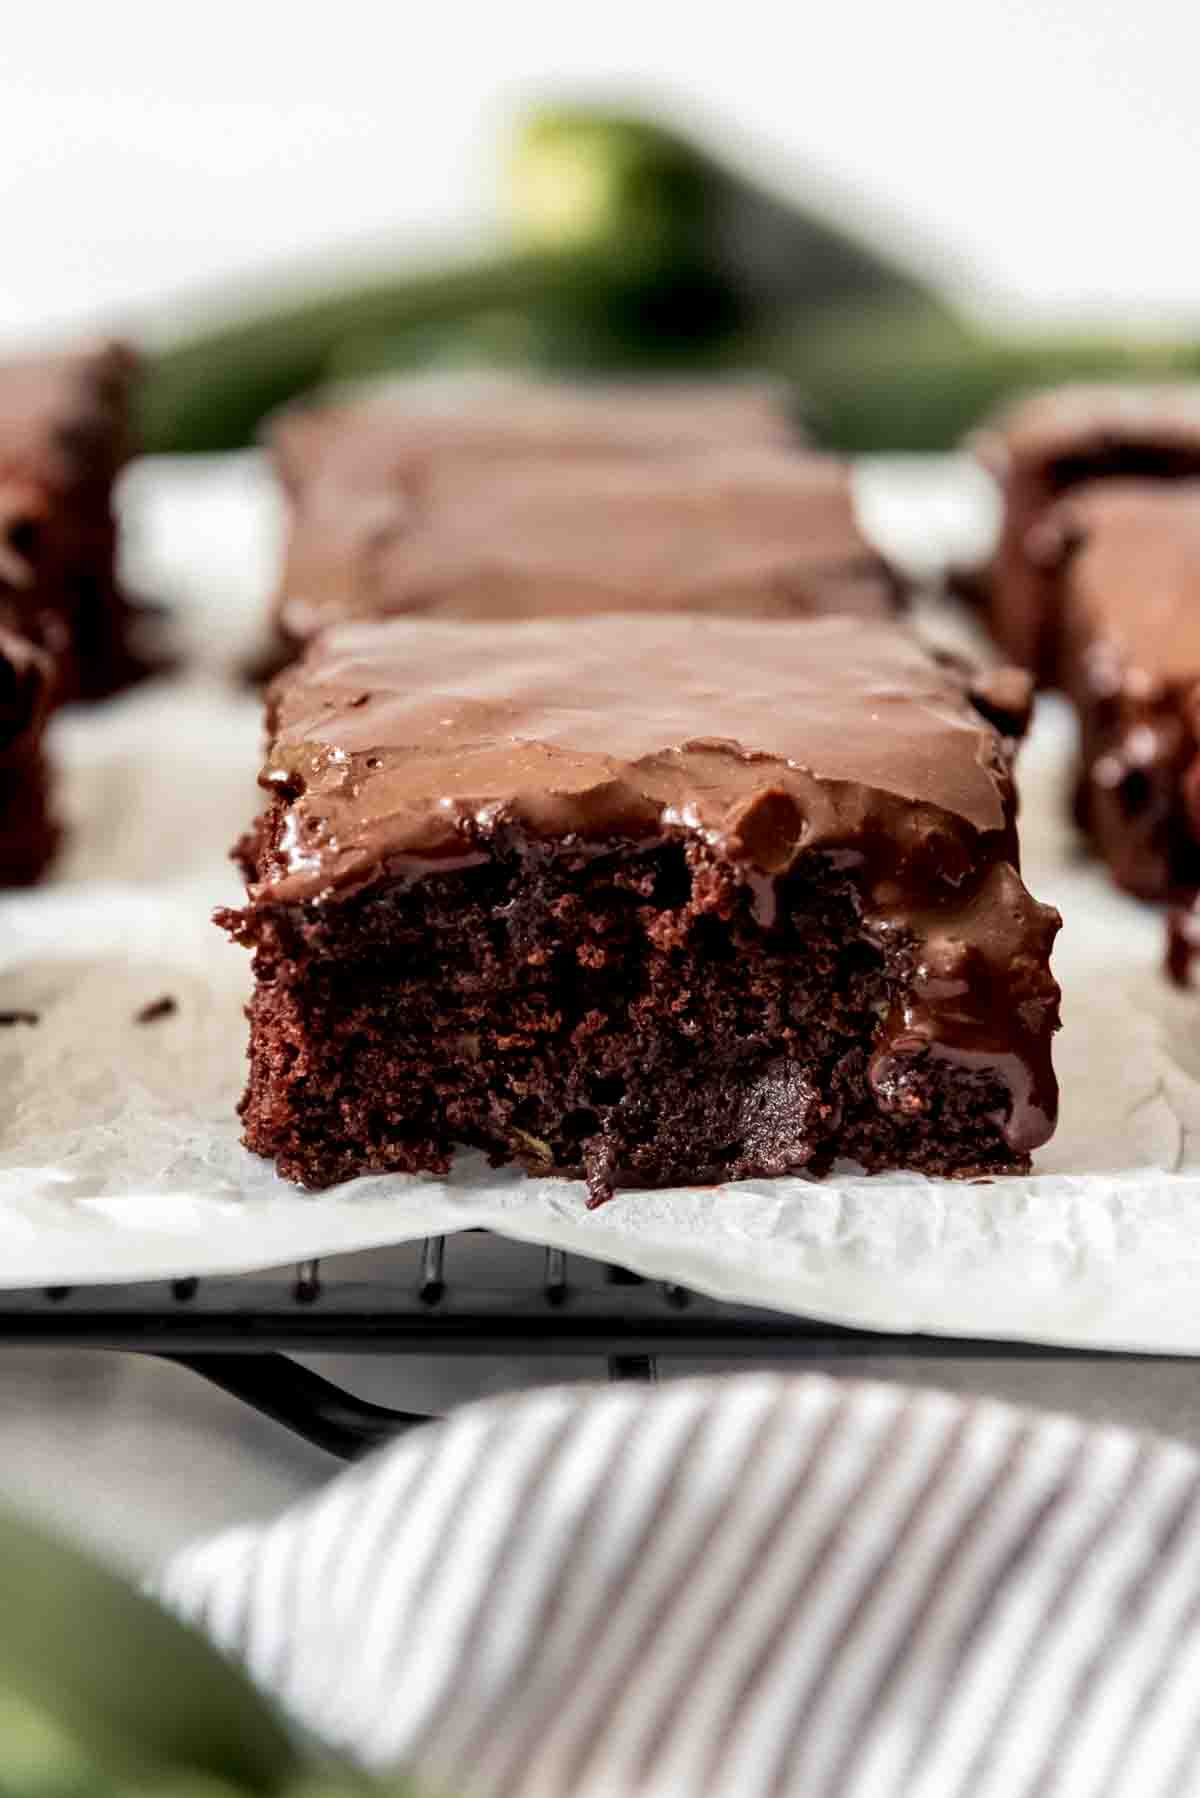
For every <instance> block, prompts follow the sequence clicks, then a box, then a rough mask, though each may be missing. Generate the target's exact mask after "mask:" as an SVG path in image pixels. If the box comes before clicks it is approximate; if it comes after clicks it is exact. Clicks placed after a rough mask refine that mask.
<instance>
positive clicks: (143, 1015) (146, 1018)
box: [133, 993, 179, 1024]
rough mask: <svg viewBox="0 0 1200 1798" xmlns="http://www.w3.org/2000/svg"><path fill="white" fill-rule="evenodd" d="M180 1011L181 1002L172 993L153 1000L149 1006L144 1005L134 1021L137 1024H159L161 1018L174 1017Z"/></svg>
mask: <svg viewBox="0 0 1200 1798" xmlns="http://www.w3.org/2000/svg"><path fill="white" fill-rule="evenodd" d="M178 1010H179V1001H178V1000H177V999H173V998H172V997H171V995H170V993H164V994H163V996H162V998H161V999H151V1001H150V1003H149V1005H143V1006H142V1009H141V1010H140V1011H139V1012H137V1013H136V1014H135V1016H134V1020H133V1021H134V1023H135V1024H157V1023H158V1021H159V1019H160V1018H170V1017H173V1016H174V1015H175V1013H176V1012H177V1011H178Z"/></svg>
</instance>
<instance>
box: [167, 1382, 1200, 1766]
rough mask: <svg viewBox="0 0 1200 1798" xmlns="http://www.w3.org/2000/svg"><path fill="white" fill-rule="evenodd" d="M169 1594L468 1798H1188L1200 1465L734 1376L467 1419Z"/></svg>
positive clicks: (878, 1394) (308, 1717)
mask: <svg viewBox="0 0 1200 1798" xmlns="http://www.w3.org/2000/svg"><path fill="white" fill-rule="evenodd" d="M163 1592H164V1596H165V1597H166V1599H167V1600H168V1602H169V1603H171V1604H172V1605H174V1606H175V1607H176V1608H177V1609H178V1610H179V1611H181V1612H182V1613H183V1614H184V1615H186V1616H188V1617H190V1618H192V1619H193V1620H195V1621H197V1622H199V1623H200V1624H202V1625H203V1626H204V1627H205V1628H206V1629H208V1630H209V1631H210V1632H211V1634H212V1635H213V1636H214V1637H215V1638H216V1640H217V1641H218V1642H219V1643H220V1644H222V1645H223V1646H224V1647H225V1648H226V1649H227V1650H228V1651H230V1652H231V1653H233V1654H235V1655H237V1656H240V1657H242V1658H243V1659H244V1660H245V1662H246V1663H247V1664H248V1666H249V1667H250V1669H251V1671H252V1673H253V1674H254V1675H255V1677H256V1678H257V1679H258V1680H259V1681H260V1682H261V1683H262V1684H263V1685H264V1686H266V1687H268V1688H269V1689H271V1690H272V1691H273V1692H275V1693H276V1694H277V1695H278V1696H279V1697H280V1698H281V1699H282V1700H283V1702H284V1704H285V1705H286V1706H287V1707H288V1708H289V1709H290V1710H291V1711H292V1712H293V1713H294V1714H295V1715H296V1716H298V1717H299V1718H300V1719H301V1720H302V1721H303V1722H304V1723H305V1724H306V1725H308V1726H309V1727H310V1728H311V1729H314V1730H315V1731H316V1732H317V1733H318V1734H319V1735H321V1736H324V1737H325V1738H326V1739H328V1740H329V1741H330V1742H332V1743H336V1744H338V1745H339V1746H341V1747H343V1748H347V1749H349V1750H351V1751H352V1752H353V1753H354V1754H356V1755H357V1756H359V1757H360V1758H361V1759H362V1760H363V1761H364V1762H366V1763H367V1764H369V1765H371V1766H373V1767H389V1766H392V1765H395V1764H404V1765H406V1766H408V1767H410V1768H411V1769H412V1770H413V1771H414V1772H416V1773H417V1774H418V1775H422V1774H423V1775H424V1776H425V1778H426V1779H427V1781H428V1782H429V1785H430V1787H431V1789H432V1790H434V1791H438V1792H447V1793H452V1794H457V1795H458V1798H618V1795H624V1794H633V1793H638V1794H655V1795H659V1798H668V1795H669V1798H691V1795H693V1794H694V1795H695V1798H721V1795H724V1794H729V1795H730V1798H733V1795H734V1794H736V1798H759V1795H760V1794H761V1798H768V1795H782V1794H789V1795H791V1794H794V1795H796V1798H893V1795H896V1798H898V1795H899V1794H904V1795H905V1798H952V1795H954V1798H1026V1795H1027V1798H1035V1795H1037V1798H1051V1795H1052V1798H1068V1795H1070V1798H1102V1795H1103V1798H1125V1795H1126V1794H1128V1795H1129V1798H1187V1795H1190V1794H1200V1459H1198V1458H1197V1457H1196V1456H1195V1455H1194V1454H1192V1453H1191V1452H1189V1451H1188V1450H1186V1449H1184V1448H1181V1447H1178V1446H1176V1445H1173V1444H1170V1443H1164V1442H1160V1441H1155V1440H1150V1439H1141V1438H1138V1437H1136V1436H1132V1435H1129V1434H1127V1433H1125V1432H1121V1431H1116V1430H1095V1429H1088V1428H1085V1427H1084V1426H1083V1425H1082V1424H1081V1423H1078V1422H1075V1421H1073V1420H1071V1419H1068V1418H1062V1417H1031V1416H1029V1415H1026V1414H1023V1413H1021V1412H1019V1411H1015V1410H1011V1409H1009V1408H1007V1407H1005V1406H1002V1405H998V1404H993V1403H987V1402H979V1403H974V1404H972V1403H964V1402H963V1401H961V1400H958V1399H955V1398H951V1397H949V1396H947V1395H944V1394H940V1393H936V1392H915V1391H907V1390H905V1389H903V1388H899V1387H894V1386H880V1385H870V1384H858V1383H852V1382H843V1381H833V1380H829V1379H825V1378H823V1377H819V1376H815V1375H812V1376H805V1377H786V1376H772V1375H750V1376H745V1377H737V1378H729V1379H723V1380H707V1381H706V1380H696V1381H687V1382H681V1383H679V1384H672V1385H666V1386H662V1387H658V1388H646V1389H638V1388H630V1387H616V1388H610V1389H602V1390H593V1389H589V1388H582V1389H581V1388H572V1389H555V1390H551V1391H546V1392H540V1393H534V1394H531V1395H525V1396H519V1397H513V1398H511V1399H506V1400H500V1401H494V1402H490V1403H486V1404H481V1405H477V1406H473V1407H471V1408H470V1409H467V1410H464V1411H462V1412H460V1413H459V1414H458V1415H456V1416H455V1417H454V1418H452V1419H451V1420H450V1421H448V1422H447V1423H445V1424H440V1425H435V1426H431V1427H430V1428H429V1430H428V1431H426V1432H423V1433H419V1434H417V1435H416V1436H413V1437H410V1438H408V1439H406V1440H405V1441H403V1442H402V1443H400V1444H399V1445H398V1446H397V1447H395V1448H393V1449H390V1450H388V1451H387V1452H385V1453H384V1454H382V1455H381V1456H379V1457H377V1458H375V1459H373V1460H372V1461H370V1462H367V1463H365V1464H363V1465H362V1466H361V1467H359V1468H356V1469H355V1470H354V1471H352V1472H350V1473H348V1474H346V1475H344V1476H342V1477H340V1478H338V1479H336V1480H334V1481H333V1483H332V1484H331V1485H330V1487H329V1488H328V1489H327V1490H326V1491H325V1492H324V1493H322V1494H321V1495H319V1496H318V1497H317V1498H316V1499H315V1500H313V1501H310V1502H308V1503H307V1504H305V1505H303V1506H301V1507H299V1508H297V1509H296V1510H294V1511H292V1512H290V1513H288V1514H287V1515H285V1516H284V1517H283V1518H282V1519H280V1520H279V1521H278V1522H277V1523H275V1524H272V1525H270V1526H268V1527H266V1528H263V1529H255V1530H244V1531H239V1532H236V1533H234V1534H232V1535H227V1536H225V1537H223V1538H221V1539H220V1540H218V1541H216V1542H213V1543H210V1544H207V1545H205V1546H202V1547H200V1548H197V1549H193V1550H191V1551H189V1552H188V1553H187V1554H185V1555H184V1556H183V1557H182V1558H180V1559H179V1560H177V1561H176V1562H175V1563H174V1564H173V1565H172V1567H171V1568H170V1570H169V1572H168V1575H167V1578H166V1580H165V1584H164V1589H163Z"/></svg>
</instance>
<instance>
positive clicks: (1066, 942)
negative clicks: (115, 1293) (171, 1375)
mask: <svg viewBox="0 0 1200 1798" xmlns="http://www.w3.org/2000/svg"><path fill="white" fill-rule="evenodd" d="M126 497H127V507H128V510H129V512H130V514H131V517H132V519H133V524H134V531H133V538H132V545H133V547H132V556H133V563H134V568H135V571H136V572H137V573H138V574H139V576H140V577H141V579H142V583H143V585H145V584H147V583H150V584H152V585H154V586H155V587H156V588H157V590H159V591H163V590H164V589H166V591H167V593H168V596H169V597H170V598H172V599H173V600H175V601H176V602H177V603H179V604H181V605H182V606H183V608H184V610H185V613H189V614H190V616H191V617H192V619H193V620H194V621H196V620H198V621H199V636H198V640H199V641H200V643H201V644H202V647H203V649H204V650H205V652H206V656H207V660H208V662H209V664H210V665H209V667H208V668H206V669H205V668H202V669H201V671H200V672H198V673H193V674H192V675H191V676H189V677H188V678H187V679H186V680H176V681H173V682H171V683H158V684H156V685H154V686H150V687H147V688H145V689H143V690H142V691H140V692H136V693H134V694H132V695H129V696H127V697H125V698H124V699H121V700H119V701H117V702H116V703H114V704H112V705H110V706H108V707H106V708H101V709H96V710H93V711H91V712H87V713H75V714H72V715H70V716H68V717H66V718H64V719H62V720H60V721H58V723H57V724H56V727H55V731H54V748H55V753H56V755H57V756H58V758H59V761H60V777H61V781H62V786H63V790H64V809H65V810H66V812H67V814H68V820H69V825H70V830H71V836H70V846H69V849H68V851H67V853H66V855H65V857H64V859H63V861H62V864H61V867H60V869H59V872H58V874H57V876H56V879H55V881H54V883H53V884H52V885H51V886H48V887H46V888H44V889H42V890H40V891H36V892H33V893H30V894H23V895H17V896H12V895H9V896H6V897H4V898H3V899H0V1010H3V1011H5V1012H11V1011H19V1010H30V1011H34V1012H36V1013H37V1014H38V1020H39V1021H38V1022H37V1023H36V1025H30V1024H24V1023H14V1024H11V1025H8V1026H6V1027H4V1028H3V1029H0V1285H3V1286H25V1285H35V1284H43V1283H45V1284H51V1283H58V1282H62V1283H79V1282H86V1281H97V1282H101V1281H104V1282H111V1281H124V1280H134V1279H142V1278H158V1277H164V1278H165V1277H169V1276H175V1275H187V1274H205V1273H216V1272H230V1271H236V1270H245V1269H250V1268H255V1267H264V1266H269V1265H273V1264H276V1263H279V1262H282V1261H289V1260H292V1259H298V1258H305V1257H310V1256H315V1255H328V1254H332V1253H334V1252H337V1251H339V1250H350V1249H361V1248H368V1247H371V1246H375V1245H378V1244H383V1243H393V1242H399V1241H403V1240H405V1239H407V1238H411V1237H417V1236H422V1235H426V1234H429V1233H433V1232H440V1231H452V1230H456V1229H463V1228H467V1227H470V1226H473V1225H487V1226H489V1227H491V1228H493V1229H497V1230H500V1231H502V1232H505V1233H506V1234H508V1235H511V1236H515V1237H520V1238H524V1239H527V1240H531V1241H537V1242H544V1243H550V1244H556V1245H559V1246H561V1247H563V1248H565V1249H568V1250H575V1251H579V1252H581V1253H585V1254H590V1255H596V1256H600V1257H604V1258H609V1259H612V1260H616V1261H620V1262H623V1263H625V1264H626V1265H628V1266H629V1267H631V1268H634V1269H635V1270H637V1271H639V1272H641V1273H645V1274H648V1275H652V1276H656V1277H659V1278H669V1279H672V1280H678V1281H681V1282H684V1283H686V1284H689V1285H692V1286H694V1287H696V1288H698V1289H701V1290H703V1291H706V1292H709V1293H712V1294H715V1295H718V1296H721V1297H726V1298H736V1299H740V1300H743V1301H749V1302H757V1303H762V1304H768V1305H772V1306H776V1307H779V1308H782V1309H786V1310H792V1311H796V1312H798V1313H804V1314H807V1315H810V1316H816V1317H822V1318H828V1319H832V1320H836V1321H841V1322H846V1323H854V1324H859V1325H866V1326H870V1327H876V1328H880V1329H887V1330H893V1331H906V1330H915V1329H921V1330H928V1331H934V1332H948V1333H953V1334H967V1335H975V1336H995V1337H1023V1338H1031V1339H1036V1340H1043V1341H1047V1342H1059V1343H1080V1344H1084V1343H1090V1344H1096V1345H1102V1346H1109V1347H1141V1348H1148V1349H1149V1348H1153V1349H1159V1350H1163V1351H1169V1352H1175V1351H1179V1352H1184V1351H1186V1352H1200V999H1193V998H1190V997H1189V996H1188V995H1186V994H1179V993H1176V992H1174V991H1172V990H1171V989H1170V988H1169V987H1168V986H1167V985H1166V983H1165V981H1164V980H1163V979H1162V977H1161V974H1160V972H1159V964H1160V960H1161V952H1162V921H1161V917H1160V916H1159V915H1158V914H1157V913H1155V912H1154V911H1152V910H1150V909H1148V908H1145V907H1142V906H1139V905H1137V904H1135V903H1134V902H1133V901H1131V900H1126V899H1123V898H1121V897H1120V896H1119V895H1117V894H1116V893H1114V892H1113V891H1112V890H1111V889H1110V888H1109V887H1108V885H1107V884H1106V882H1105V881H1104V879H1103V878H1102V876H1101V875H1100V873H1099V871H1098V870H1097V869H1096V867H1095V866H1094V865H1093V864H1090V863H1088V862H1086V861H1085V860H1083V859H1082V858H1081V856H1080V854H1079V850H1078V846H1077V845H1076V844H1075V842H1074V840H1073V837H1072V833H1071V831H1070V829H1069V827H1068V825H1067V823H1066V801H1065V789H1066V785H1067V782H1068V780H1069V773H1070V761H1071V753H1072V734H1071V721H1070V719H1069V717H1068V715H1067V713H1066V710H1065V708H1063V707H1062V706H1061V705H1057V704H1055V703H1054V702H1052V701H1051V702H1046V703H1044V704H1043V706H1042V708H1041V715H1040V718H1039V722H1038V724H1037V727H1036V729H1035V732H1034V735H1033V738H1032V740H1031V742H1030V743H1029V745H1028V746H1027V747H1026V750H1025V751H1024V754H1023V758H1022V764H1021V773H1022V790H1023V793H1024V816H1023V829H1024V845H1025V873H1026V878H1027V880H1028V882H1029V885H1030V886H1031V887H1032V889H1033V891H1034V892H1035V893H1036V894H1037V895H1038V897H1039V898H1043V899H1047V900H1050V901H1051V902H1053V903H1054V904H1056V905H1058V906H1059V907H1060V909H1061V910H1062V912H1063V914H1064V917H1065V919H1066V924H1065V927H1064V930H1063V933H1062V936H1061V938H1060V946H1059V948H1058V951H1057V953H1056V958H1055V967H1056V971H1057V973H1058V976H1059V979H1060V980H1061V982H1062V985H1063V989H1064V1007H1063V1010H1064V1019H1065V1028H1064V1030H1063V1032H1062V1034H1061V1036H1060V1037H1059V1039H1058V1047H1057V1055H1056V1061H1057V1066H1058V1070H1059V1076H1060V1080H1061V1083H1062V1089H1063V1100H1062V1113H1061V1122H1060V1125H1059V1130H1058V1134H1057V1136H1056V1137H1055V1139H1054V1140H1053V1142H1052V1143H1051V1144H1050V1145H1049V1146H1048V1147H1047V1148H1046V1149H1045V1150H1043V1151H1042V1153H1041V1154H1040V1155H1039V1156H1038V1158H1037V1168H1036V1172H1035V1173H1034V1174H1033V1175H1032V1176H1031V1177H1030V1178H1027V1179H1005V1180H1001V1179H998V1180H995V1181H992V1182H990V1183H977V1184H964V1183H959V1182H951V1181H935V1180H926V1179H923V1178H920V1177H917V1176H889V1177H875V1178H867V1177H864V1176H861V1175H858V1174H855V1173H854V1172H848V1173H845V1174H843V1175H840V1176H835V1177H832V1178H829V1179H827V1180H825V1181H823V1182H813V1181H807V1180H804V1179H786V1180H767V1181H749V1182H740V1183H736V1184H729V1185H725V1186H721V1187H718V1188H702V1189H677V1190H670V1191H662V1192H652V1193H626V1194H620V1195H618V1196H617V1197H616V1198H615V1199H614V1200H612V1202H611V1203H609V1204H608V1205H606V1206H604V1207H602V1208H601V1209H600V1210H598V1211H591V1212H589V1211H588V1210H587V1209H586V1208H585V1203H584V1191H583V1187H582V1185H581V1184H578V1183H576V1182H569V1181H557V1180H546V1179H541V1180H531V1179H527V1178H526V1177H525V1176H523V1175H519V1174H514V1173H512V1172H508V1171H503V1172H496V1171H493V1170H490V1169H489V1168H488V1167H487V1166H486V1164H485V1163H484V1162H483V1160H482V1158H480V1157H478V1156H475V1155H462V1156H460V1157H459V1158H458V1161H457V1162H456V1165H455V1169H454V1173H453V1176H452V1178H450V1179H449V1180H447V1181H439V1180H434V1179H424V1178H412V1177H406V1176H387V1177H377V1178H371V1179H366V1180H358V1181H353V1182H350V1183H348V1184H347V1185H345V1186H342V1187H339V1188H336V1189H334V1190H332V1191H331V1192H328V1193H325V1194H322V1195H319V1196H317V1195H312V1194H307V1193H304V1192H301V1191H299V1190H298V1189H296V1188H293V1187H290V1186H288V1185H286V1184H285V1183H284V1182H282V1181H280V1180H278V1179H277V1178H276V1177H275V1175H274V1174H273V1172H272V1171H271V1169H270V1168H269V1167H268V1165H267V1164H265V1163H264V1162H261V1161H259V1160H258V1159H257V1158H255V1157H253V1156H251V1155H249V1154H247V1153H246V1152H245V1151H244V1150H243V1149H242V1148H241V1147H240V1146H239V1144H238V1125H237V1120H236V1118H235V1116H234V1110H233V1107H234V1104H235V1101H236V1099H237V1096H238V1093H239V1091H240V1087H241V1083H242V1078H243V1069H244V1049H245V1024H244V1021H243V1018H242V1015H241V1008H242V1005H243V1003H244V1000H245V996H246V992H247V987H248V961H247V957H246V956H245V954H244V953H243V952H242V951H240V950H238V949H236V948H234V947H233V946H231V945H230V944H229V943H228V942H227V941H226V940H225V938H224V937H223V936H222V935H221V934H220V933H219V932H218V931H217V930H216V929H215V928H214V927H213V925H212V924H211V922H210V921H209V914H210V911H211V908H212V907H213V905H215V904H219V903H221V902H222V901H225V900H229V899H232V898H234V897H236V895H237V891H238V886H237V877H236V874H235V872H234V870H233V869H232V867H231V866H230V865H229V863H228V861H227V859H226V858H227V853H228V849H229V846H230V844H231V843H232V841H233V840H234V838H235V836H236V835H237V834H238V832H239V831H240V830H241V829H242V828H244V826H245V824H246V823H247V821H248V820H249V818H250V816H251V815H252V812H253V810H254V807H255V804H256V796H255V790H254V784H253V772H254V770H255V769H256V767H257V763H258V750H259V706H258V703H257V700H256V699H255V697H254V696H253V695H252V694H250V693H248V692H246V691H241V692H239V691H238V690H237V689H236V688H235V687H233V686H231V685H230V683H229V682H228V680H227V679H226V678H224V676H223V674H222V673H221V672H220V670H219V666H218V665H219V664H220V663H221V662H223V661H227V660H228V659H229V657H230V656H232V655H233V654H235V653H236V652H239V651H240V650H241V648H242V647H243V646H244V643H245V641H246V638H247V636H248V633H249V632H250V630H252V628H253V622H254V620H255V619H256V618H257V617H258V616H259V615H260V614H259V612H258V607H259V605H260V604H261V598H262V588H263V586H264V584H265V582H266V581H268V580H269V571H270V567H271V563H272V547H271V546H272V538H273V533H274V532H275V530H276V528H277V522H276V514H275V509H274V501H273V498H272V496H271V494H270V492H269V490H268V489H267V488H266V487H265V485H264V484H263V481H262V478H261V474H260V473H259V471H258V470H257V467H256V465H254V464H251V463H240V462H239V463H233V464H228V465H226V464H222V465H218V466H215V467H207V466H205V465H198V466H196V467H194V468H192V469H190V470H189V471H188V472H187V473H186V475H179V474H176V473H173V472H168V471H164V470H161V469H154V468H144V469H141V470H139V471H138V473H137V475H136V476H135V478H134V480H133V482H132V483H131V484H130V488H129V490H128V491H127V496H126ZM193 628H195V625H194V626H193ZM163 997H170V998H171V999H172V1000H173V1001H174V1002H175V1010H174V1011H173V1012H172V1013H171V1014H170V1015H168V1016H164V1017H161V1018H159V1019H158V1020H157V1021H155V1022H152V1023H144V1024H141V1023H138V1022H136V1021H135V1019H136V1016H137V1013H138V1012H139V1011H140V1010H142V1009H143V1008H144V1007H145V1006H147V1005H148V1004H151V1003H152V1002H153V1001H155V1000H157V999H159V998H163Z"/></svg>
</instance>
